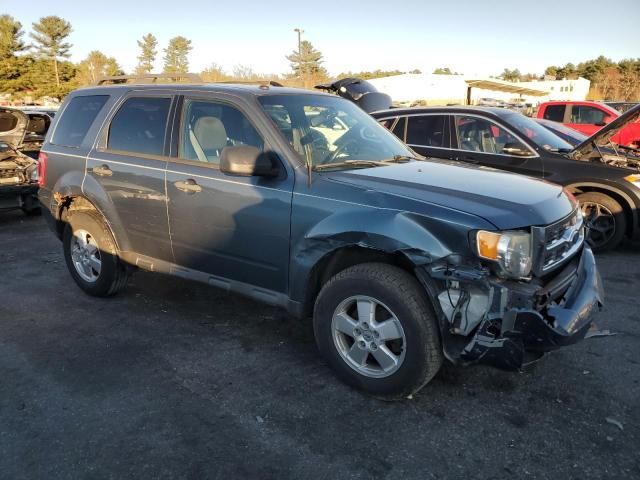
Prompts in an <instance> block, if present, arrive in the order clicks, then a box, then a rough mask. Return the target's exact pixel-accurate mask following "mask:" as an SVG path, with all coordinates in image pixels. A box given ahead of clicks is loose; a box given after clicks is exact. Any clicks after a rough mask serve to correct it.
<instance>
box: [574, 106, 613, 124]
mask: <svg viewBox="0 0 640 480" xmlns="http://www.w3.org/2000/svg"><path fill="white" fill-rule="evenodd" d="M605 116H606V114H605V112H603V111H602V110H600V109H599V108H595V107H588V106H586V105H574V106H573V108H572V109H571V123H580V124H587V125H595V124H598V123H604V117H605Z"/></svg>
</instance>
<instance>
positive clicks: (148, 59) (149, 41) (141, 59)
mask: <svg viewBox="0 0 640 480" xmlns="http://www.w3.org/2000/svg"><path fill="white" fill-rule="evenodd" d="M157 46H158V39H157V38H156V37H155V36H154V35H153V34H152V33H147V34H146V35H144V36H143V37H142V40H138V47H140V50H141V52H140V55H139V56H138V66H137V67H136V72H137V73H150V72H151V70H153V63H154V62H155V61H156V55H157V54H158V51H157V50H156V47H157Z"/></svg>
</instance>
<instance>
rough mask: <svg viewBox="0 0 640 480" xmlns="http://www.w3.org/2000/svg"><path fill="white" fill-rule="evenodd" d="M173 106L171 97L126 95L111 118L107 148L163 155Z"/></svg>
mask: <svg viewBox="0 0 640 480" xmlns="http://www.w3.org/2000/svg"><path fill="white" fill-rule="evenodd" d="M170 107H171V99H170V98H162V97H132V98H129V99H127V100H126V101H125V102H124V103H123V104H122V106H121V107H120V109H119V110H118V112H117V113H116V114H115V115H114V117H113V119H112V120H111V125H110V126H109V138H108V140H107V149H108V150H115V151H122V152H132V153H140V154H144V155H163V154H164V141H165V135H166V132H167V119H168V117H169V108H170Z"/></svg>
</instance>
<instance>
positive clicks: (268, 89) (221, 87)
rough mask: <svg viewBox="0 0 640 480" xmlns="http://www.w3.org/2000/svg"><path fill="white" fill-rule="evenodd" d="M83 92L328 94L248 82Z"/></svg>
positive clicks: (100, 87)
mask: <svg viewBox="0 0 640 480" xmlns="http://www.w3.org/2000/svg"><path fill="white" fill-rule="evenodd" d="M79 90H81V91H83V92H88V91H92V92H96V93H97V92H106V91H122V90H175V91H194V90H197V91H210V92H227V93H236V94H238V93H244V94H249V95H265V94H270V95H273V94H296V93H297V94H306V95H326V94H324V93H321V92H317V91H315V92H314V91H310V90H305V89H302V88H291V87H274V86H269V85H264V84H246V83H175V82H174V83H171V82H169V83H125V84H116V85H92V86H89V87H84V88H81V89H79Z"/></svg>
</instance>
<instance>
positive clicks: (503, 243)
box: [476, 230, 532, 278]
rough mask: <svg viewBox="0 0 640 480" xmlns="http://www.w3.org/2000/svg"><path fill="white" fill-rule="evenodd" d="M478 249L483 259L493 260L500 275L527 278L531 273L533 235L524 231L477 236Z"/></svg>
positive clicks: (482, 231) (484, 231)
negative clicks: (497, 266) (498, 268)
mask: <svg viewBox="0 0 640 480" xmlns="http://www.w3.org/2000/svg"><path fill="white" fill-rule="evenodd" d="M476 249H477V252H478V255H479V256H480V257H481V258H485V259H487V260H492V261H494V262H496V263H497V264H498V265H499V267H500V273H502V274H503V275H504V276H506V277H511V278H525V277H528V276H529V273H531V264H532V260H531V257H532V253H531V234H530V233H529V232H524V231H520V230H518V231H511V232H488V231H486V230H480V231H479V232H478V233H477V234H476Z"/></svg>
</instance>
